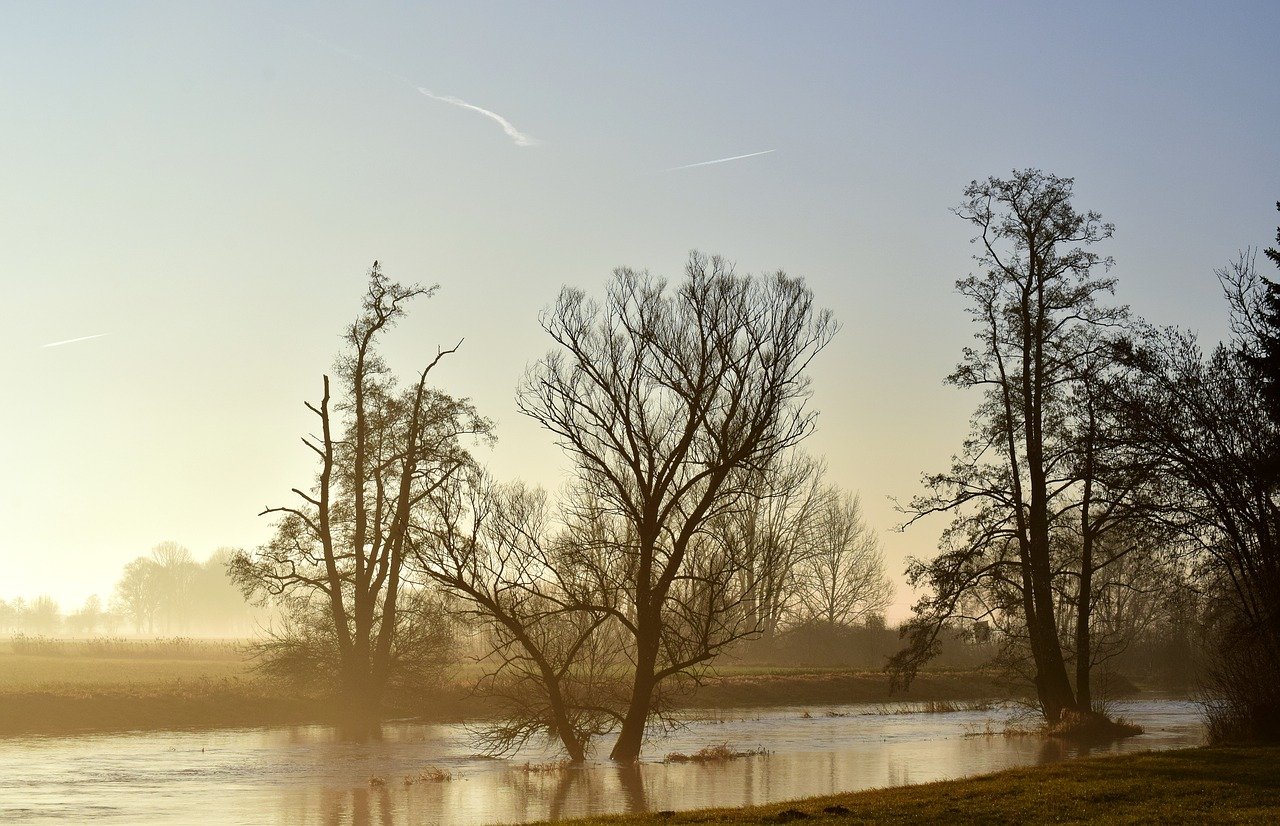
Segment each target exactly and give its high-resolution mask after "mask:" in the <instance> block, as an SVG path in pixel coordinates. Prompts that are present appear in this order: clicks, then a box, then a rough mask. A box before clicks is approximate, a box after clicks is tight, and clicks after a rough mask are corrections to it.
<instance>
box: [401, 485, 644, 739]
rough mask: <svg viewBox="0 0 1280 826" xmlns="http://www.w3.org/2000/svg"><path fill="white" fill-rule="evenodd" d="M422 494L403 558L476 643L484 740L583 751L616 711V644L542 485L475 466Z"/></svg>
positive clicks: (596, 592)
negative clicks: (505, 480)
mask: <svg viewBox="0 0 1280 826" xmlns="http://www.w3.org/2000/svg"><path fill="white" fill-rule="evenodd" d="M429 501H430V505H429V507H427V508H424V509H423V511H422V512H421V513H420V514H419V519H418V520H416V521H415V523H414V526H413V529H412V533H411V542H410V548H411V553H412V567H413V570H414V571H415V572H416V573H419V574H421V575H422V576H425V577H426V578H427V579H428V580H429V581H431V582H433V583H435V584H436V585H438V586H440V587H441V588H444V589H446V590H447V592H448V593H449V594H451V595H452V596H453V597H454V611H455V613H456V614H458V615H459V616H462V617H465V618H467V619H468V620H470V621H469V622H468V625H469V627H470V628H471V629H472V632H473V633H476V634H478V635H480V637H481V638H482V640H483V641H484V642H485V643H486V644H487V646H486V649H485V651H484V653H483V655H482V656H481V657H480V658H479V660H480V663H481V665H482V667H484V669H485V671H484V674H483V676H482V678H481V679H480V681H479V683H478V685H477V693H478V694H479V695H480V696H482V697H484V698H485V699H486V700H487V701H488V702H490V703H491V704H492V705H493V707H494V709H495V711H496V712H497V714H496V716H495V718H494V720H493V721H492V722H490V723H488V724H485V725H482V726H481V727H480V728H479V731H480V733H481V739H482V741H483V746H484V748H486V749H487V750H488V751H490V752H493V753H506V752H510V751H513V750H515V749H517V748H519V747H520V746H522V745H524V744H525V743H526V742H528V741H529V740H530V739H531V738H533V737H535V736H537V735H545V736H548V737H549V738H551V739H554V740H558V741H559V742H560V745H561V747H562V748H563V749H564V751H565V754H566V755H568V757H569V759H570V760H574V761H581V760H583V759H585V758H586V754H587V748H588V746H589V744H590V741H591V738H592V737H594V736H597V735H600V734H604V733H606V732H607V731H609V730H610V729H611V728H612V727H613V726H615V725H616V724H617V723H618V722H619V721H620V716H619V712H618V710H617V706H618V702H617V700H618V697H617V695H618V691H617V676H618V668H619V666H620V661H619V654H620V652H621V650H622V649H621V646H620V645H619V640H618V638H617V633H616V629H611V628H610V627H609V626H608V625H607V624H606V623H607V622H608V621H609V620H610V619H611V616H610V615H609V614H608V613H607V612H606V611H604V610H602V608H601V607H599V606H598V605H597V603H598V602H599V598H600V595H601V594H602V592H603V590H604V589H602V588H601V587H600V583H599V582H597V581H595V580H594V579H593V577H595V576H598V575H599V574H600V571H598V570H594V569H593V568H592V567H591V566H589V565H583V564H581V561H582V559H583V558H584V553H583V552H584V550H586V549H583V548H579V547H573V545H572V543H574V542H577V541H580V539H581V537H573V536H569V535H567V534H564V533H562V534H560V535H556V534H554V533H553V529H552V527H551V526H550V512H549V509H548V505H547V499H546V496H545V494H544V493H543V492H542V491H540V490H536V489H531V488H527V487H525V486H523V485H519V484H515V485H498V484H495V483H493V482H492V481H491V480H489V479H488V478H487V477H486V476H485V475H484V474H482V473H480V472H479V471H473V472H472V473H469V474H465V475H459V476H457V477H455V478H454V479H451V480H450V481H449V482H448V483H447V484H445V485H442V486H440V487H439V488H437V490H436V491H435V492H434V493H433V494H432V496H431V497H430V500H429ZM592 527H593V528H599V527H601V526H599V525H595V526H592ZM586 553H587V554H588V555H589V553H590V552H589V551H586ZM611 631H612V633H610V632H611Z"/></svg>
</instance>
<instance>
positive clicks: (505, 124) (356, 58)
mask: <svg viewBox="0 0 1280 826" xmlns="http://www.w3.org/2000/svg"><path fill="white" fill-rule="evenodd" d="M299 33H300V34H301V35H302V36H303V37H305V38H307V39H308V40H310V41H312V42H314V43H317V44H319V45H321V46H323V47H325V48H326V49H329V50H330V51H332V52H336V53H337V54H340V55H342V56H343V57H345V58H347V59H348V60H351V61H352V62H355V63H359V64H360V65H361V66H364V67H365V68H366V69H370V70H372V71H375V72H378V73H380V74H384V75H386V76H387V77H390V78H394V79H395V80H398V81H400V82H401V83H403V84H405V85H406V86H410V87H412V88H414V89H416V90H417V91H418V94H420V95H424V96H426V97H429V98H431V99H432V100H438V101H440V102H441V103H448V104H450V105H453V106H460V107H462V108H463V109H470V110H471V111H472V112H478V113H479V114H481V115H484V116H485V117H486V118H490V119H492V120H494V121H496V122H497V124H498V125H499V126H501V127H502V131H503V132H506V133H507V137H509V138H511V141H512V143H514V144H515V145H516V146H537V145H538V144H539V143H540V141H538V139H537V138H534V137H532V136H530V135H526V134H525V133H523V132H521V131H520V130H519V129H517V128H515V126H513V125H512V124H511V121H509V120H507V119H506V118H504V117H503V116H502V115H499V114H498V113H497V112H491V111H490V110H488V109H485V108H482V107H480V106H476V105H475V104H474V103H467V102H466V101H465V100H463V99H462V98H456V97H453V96H452V95H437V94H436V93H435V92H432V91H431V90H430V89H425V88H423V87H422V86H419V85H417V84H416V83H414V82H413V81H412V80H409V78H407V77H405V76H404V75H402V74H400V73H399V72H393V71H390V70H389V69H385V68H383V67H382V66H379V65H377V64H375V63H370V62H369V61H368V60H365V59H364V57H363V56H361V55H359V54H356V53H355V52H353V51H351V50H350V49H346V48H343V47H342V46H339V45H337V44H336V43H330V42H329V41H328V40H325V39H324V38H323V37H318V36H317V35H315V34H312V33H311V32H308V31H299Z"/></svg>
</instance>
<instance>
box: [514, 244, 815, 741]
mask: <svg viewBox="0 0 1280 826" xmlns="http://www.w3.org/2000/svg"><path fill="white" fill-rule="evenodd" d="M542 323H543V327H544V329H546V330H547V332H548V333H549V334H550V335H551V337H552V338H553V339H554V340H555V342H556V344H557V345H558V348H559V349H557V350H554V351H552V352H551V353H549V354H548V355H547V356H546V357H544V358H543V359H542V360H541V361H539V362H538V363H537V365H536V366H535V367H533V368H532V370H531V371H530V373H529V374H528V376H527V378H526V380H525V382H524V384H523V387H522V389H521V392H520V396H519V404H520V409H521V410H522V411H523V412H524V413H525V414H527V415H529V416H531V417H532V418H534V419H535V420H536V421H538V422H539V423H540V424H541V425H542V426H543V427H545V428H547V429H548V430H549V431H551V432H552V433H553V434H555V435H556V437H557V439H558V442H559V444H560V445H561V446H562V447H563V448H564V450H565V451H566V453H567V454H568V455H569V457H570V458H571V459H572V461H573V463H574V466H575V471H576V475H577V481H578V485H579V486H580V491H579V497H578V501H577V502H576V503H575V507H576V508H577V509H578V511H579V513H580V514H581V515H582V516H584V517H586V518H587V519H588V520H618V521H619V522H621V523H622V524H623V525H625V526H626V531H625V532H622V533H621V535H622V536H625V537H626V541H623V542H617V543H611V542H606V543H602V545H601V547H599V548H598V549H595V552H594V557H595V560H596V564H597V565H598V566H599V570H602V571H603V570H607V571H610V572H614V573H616V574H618V575H620V578H619V579H618V580H616V584H614V583H606V584H610V585H613V588H612V591H611V593H610V595H608V596H607V598H606V599H604V600H602V601H601V604H602V607H603V608H604V610H607V611H608V612H609V614H610V616H611V617H612V620H613V621H614V622H616V623H617V624H618V625H619V626H621V627H622V628H623V629H625V630H626V635H627V638H628V644H629V650H628V652H627V656H628V658H629V662H630V663H631V664H632V668H631V679H630V688H629V700H628V702H627V705H626V712H625V714H624V715H623V720H622V724H621V727H620V730H619V735H618V739H617V741H616V742H615V744H614V747H613V750H612V753H611V756H612V757H613V758H614V759H617V760H624V761H630V760H634V759H635V758H636V757H637V755H639V753H640V748H641V743H642V741H643V737H644V729H645V725H646V723H647V722H648V721H649V719H650V716H651V714H652V712H653V706H654V699H655V692H657V691H658V690H659V687H660V686H661V685H662V683H663V682H664V681H665V680H667V679H669V678H672V677H675V676H677V675H680V674H685V673H688V672H689V671H690V670H691V669H695V668H696V667H698V666H699V665H701V664H704V663H706V662H708V661H709V660H710V659H711V658H713V657H714V656H715V654H716V653H717V652H718V651H719V650H721V649H722V648H723V646H724V645H727V644H728V643H730V642H732V641H733V640H735V639H738V638H740V637H741V636H742V635H743V634H746V633H752V632H754V631H755V630H756V629H754V628H747V627H744V626H743V624H742V623H741V622H739V621H738V619H740V617H741V609H742V605H743V594H742V593H741V589H740V588H739V587H738V583H739V582H740V579H739V577H738V574H739V573H740V570H741V566H742V564H743V562H742V561H740V560H736V559H733V558H732V557H731V555H726V553H725V552H726V550H727V548H726V547H725V546H724V545H723V544H719V545H717V544H716V542H715V540H714V537H712V536H709V535H708V526H709V524H710V523H711V522H712V521H713V520H714V519H715V518H716V517H717V516H719V515H721V514H723V513H725V512H728V511H730V510H732V509H733V508H735V507H737V506H738V505H739V503H740V501H741V500H742V498H743V497H744V496H745V495H746V493H747V491H748V490H749V488H750V487H751V484H752V482H753V479H754V477H755V475H756V474H758V473H760V472H762V471H763V470H764V469H765V468H766V467H767V465H768V464H769V462H770V461H772V460H773V458H774V457H776V456H778V455H779V454H780V453H782V452H784V451H786V450H788V449H789V448H791V447H792V446H794V445H795V444H797V443H798V442H799V441H800V440H802V439H803V438H804V437H805V436H806V435H808V433H809V432H810V431H811V430H812V427H813V416H814V414H813V413H812V412H810V411H808V410H807V409H806V408H805V400H806V399H807V397H808V392H809V391H808V380H807V378H806V376H805V369H806V368H807V366H808V364H809V361H810V359H812V358H813V356H814V355H815V354H816V353H817V352H818V351H819V350H821V349H822V348H823V347H824V346H825V344H826V343H827V342H828V341H829V340H830V337H831V335H832V334H833V333H834V332H835V329H836V325H835V323H834V321H833V320H832V318H831V316H830V314H829V313H827V312H825V311H823V312H819V311H815V310H814V308H813V298H812V294H811V292H810V291H809V290H808V288H806V287H805V286H804V283H803V282H802V281H801V280H799V279H794V278H789V277H788V276H786V275H784V274H782V273H777V274H775V275H772V276H769V277H765V278H758V279H757V278H748V277H742V276H738V275H736V274H734V272H733V270H732V268H731V267H730V266H729V265H728V264H727V263H725V262H724V261H722V260H721V259H719V258H706V257H704V256H701V255H698V254H694V255H693V256H691V257H690V260H689V263H688V265H687V266H686V270H685V278H684V279H683V280H682V281H681V282H680V284H679V285H678V286H677V287H676V288H675V289H669V288H668V286H667V284H666V282H665V281H663V280H661V279H658V278H655V277H653V276H651V275H649V274H648V273H643V272H635V271H632V270H628V269H620V270H617V271H616V272H615V274H614V279H613V281H612V283H611V284H610V287H609V290H608V294H607V297H606V299H605V302H604V304H603V305H600V304H597V303H595V302H592V301H590V300H589V299H588V298H587V297H586V295H585V294H584V293H583V292H581V291H579V290H574V289H569V288H566V289H564V290H563V291H562V292H561V295H560V299H559V301H558V302H557V303H556V305H555V307H554V308H552V309H551V310H550V311H549V312H548V313H547V314H545V315H544V316H543V320H542ZM585 561H586V560H583V562H584V563H585ZM601 581H602V582H603V581H604V580H603V579H602V580H601ZM735 613H736V617H735Z"/></svg>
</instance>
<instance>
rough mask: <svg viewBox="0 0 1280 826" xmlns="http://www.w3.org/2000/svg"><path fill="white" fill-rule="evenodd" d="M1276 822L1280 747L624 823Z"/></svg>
mask: <svg viewBox="0 0 1280 826" xmlns="http://www.w3.org/2000/svg"><path fill="white" fill-rule="evenodd" d="M800 820H803V821H806V822H824V823H826V822H830V823H839V824H855V823H877V824H881V823H890V824H937V823H948V824H952V823H984V824H986V823H1008V824H1014V823H1100V824H1122V823H1277V822H1280V748H1234V749H1227V748H1222V749H1186V750H1181V751H1166V752H1152V753H1146V754H1137V755H1126V756H1122V757H1093V758H1085V759H1080V760H1072V761H1069V762H1066V763H1057V764H1053V765H1049V766H1041V767H1038V768H1033V769H1016V770H1013V771H1005V772H1000V773H999V774H992V775H986V776H983V777H975V778H971V779H968V780H951V781H946V782H942V783H929V784H927V785H921V786H901V787H897V788H892V789H877V790H874V791H867V792H854V793H849V794H840V795H832V796H829V797H816V798H809V799H806V800H797V801H792V802H789V803H774V804H771V805H768V806H754V807H747V808H741V809H704V810H698V811H691V812H676V813H674V814H672V813H667V814H666V815H665V816H664V815H662V814H648V815H622V816H614V817H601V818H587V819H582V820H573V821H569V823H570V824H572V825H573V826H592V824H602V826H603V824H609V826H624V824H639V823H655V824H656V823H785V822H793V821H800Z"/></svg>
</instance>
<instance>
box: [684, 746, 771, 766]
mask: <svg viewBox="0 0 1280 826" xmlns="http://www.w3.org/2000/svg"><path fill="white" fill-rule="evenodd" d="M768 753H769V750H768V749H766V748H763V747H761V748H756V749H748V750H746V751H738V750H737V749H735V748H733V747H732V746H730V745H729V744H728V743H720V744H719V745H715V746H706V747H705V748H701V749H698V750H697V751H695V752H694V753H693V754H683V753H682V752H678V751H673V752H671V753H670V754H668V755H667V756H666V757H664V758H663V760H662V762H664V763H723V762H725V761H727V760H737V759H738V758H739V757H756V756H759V755H764V754H768Z"/></svg>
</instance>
